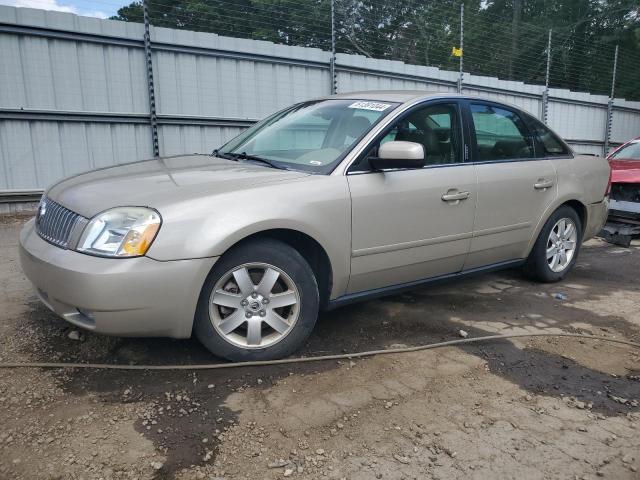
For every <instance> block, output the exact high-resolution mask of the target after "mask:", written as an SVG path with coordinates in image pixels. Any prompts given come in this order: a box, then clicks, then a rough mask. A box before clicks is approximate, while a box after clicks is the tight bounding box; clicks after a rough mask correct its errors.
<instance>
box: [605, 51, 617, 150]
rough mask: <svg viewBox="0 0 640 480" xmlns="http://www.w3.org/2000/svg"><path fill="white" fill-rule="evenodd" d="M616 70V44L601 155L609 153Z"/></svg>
mask: <svg viewBox="0 0 640 480" xmlns="http://www.w3.org/2000/svg"><path fill="white" fill-rule="evenodd" d="M617 70H618V45H616V51H615V53H614V55H613V75H612V76H611V95H609V102H608V103H607V122H606V124H605V130H604V147H603V148H604V151H603V152H602V153H603V155H604V156H605V157H606V156H607V153H609V142H610V141H611V126H612V123H613V97H614V95H615V91H616V73H617Z"/></svg>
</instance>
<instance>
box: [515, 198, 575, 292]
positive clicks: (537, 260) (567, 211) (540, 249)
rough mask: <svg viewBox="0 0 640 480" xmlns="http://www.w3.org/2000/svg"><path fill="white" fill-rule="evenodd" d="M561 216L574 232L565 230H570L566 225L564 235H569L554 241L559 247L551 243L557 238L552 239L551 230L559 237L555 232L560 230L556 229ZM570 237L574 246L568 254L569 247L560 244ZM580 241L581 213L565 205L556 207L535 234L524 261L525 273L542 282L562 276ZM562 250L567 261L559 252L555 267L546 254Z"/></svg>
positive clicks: (572, 264)
mask: <svg viewBox="0 0 640 480" xmlns="http://www.w3.org/2000/svg"><path fill="white" fill-rule="evenodd" d="M563 220H564V222H565V225H569V224H572V225H573V228H574V229H575V233H574V235H570V234H567V232H568V231H569V230H567V229H566V228H565V233H564V234H563V236H568V237H569V238H568V239H559V240H561V241H560V242H559V243H556V245H560V248H559V249H558V248H555V246H554V242H557V241H558V240H555V239H552V238H551V233H552V231H553V233H554V234H555V238H558V232H559V231H560V230H559V229H560V228H561V222H562V221H563ZM571 241H573V242H574V243H575V248H574V249H573V251H572V252H571V254H570V258H569V250H565V249H564V248H563V247H566V246H568V245H570V243H567V242H571ZM581 243H582V222H581V221H580V217H579V216H578V214H577V212H576V211H575V210H574V209H573V208H571V207H569V206H566V205H565V206H562V207H560V208H558V209H557V210H556V211H555V212H553V214H552V215H551V216H550V217H549V219H548V220H547V221H546V223H545V224H544V226H543V227H542V230H541V231H540V234H539V235H538V239H537V240H536V243H535V244H534V246H533V249H532V250H531V253H530V254H529V257H528V258H527V261H526V263H525V265H524V273H525V275H526V276H527V277H529V278H531V279H532V280H536V281H538V282H544V283H553V282H558V281H560V280H562V279H563V278H564V277H565V276H566V275H567V273H569V272H570V271H571V269H572V268H573V266H574V265H575V263H576V259H577V258H578V253H579V251H580V245H581ZM547 249H550V250H547ZM563 250H564V251H565V255H566V256H565V259H566V262H563V261H562V260H563V258H562V254H558V255H559V257H558V259H557V262H558V263H556V265H555V267H554V266H553V263H554V258H553V257H552V258H548V254H550V255H553V254H554V253H555V252H560V251H563Z"/></svg>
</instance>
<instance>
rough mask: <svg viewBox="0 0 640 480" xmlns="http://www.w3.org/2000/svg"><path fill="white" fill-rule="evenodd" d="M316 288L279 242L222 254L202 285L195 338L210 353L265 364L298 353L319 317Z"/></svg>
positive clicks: (296, 254)
mask: <svg viewBox="0 0 640 480" xmlns="http://www.w3.org/2000/svg"><path fill="white" fill-rule="evenodd" d="M318 306H319V295H318V285H317V282H316V279H315V277H314V275H313V271H312V269H311V267H310V266H309V264H308V263H307V262H306V261H305V259H304V258H303V257H302V256H301V255H300V253H299V252H298V251H297V250H295V249H294V248H292V247H290V246H289V245H287V244H285V243H283V242H280V241H278V240H272V239H264V240H258V241H250V242H247V243H245V244H242V245H240V246H238V247H236V248H235V249H233V250H231V251H229V252H228V253H226V254H225V255H224V256H223V257H222V258H221V259H220V260H219V261H218V262H217V263H216V264H215V266H214V268H213V270H212V271H211V273H210V274H209V277H208V278H207V281H206V282H205V285H204V287H203V288H202V292H201V294H200V300H199V302H198V309H197V311H196V317H195V324H194V329H195V334H196V336H197V337H198V339H199V340H200V341H201V342H202V343H203V344H204V346H205V347H207V348H208V349H209V350H210V351H211V352H212V353H213V354H215V355H218V356H221V357H224V358H227V359H229V360H234V361H250V360H269V359H273V358H281V357H284V356H287V355H289V354H291V353H292V352H294V351H295V350H297V349H298V348H299V347H300V345H301V344H302V343H303V342H304V341H305V340H306V338H307V337H308V336H309V334H310V333H311V331H312V330H313V327H314V325H315V322H316V319H317V316H318Z"/></svg>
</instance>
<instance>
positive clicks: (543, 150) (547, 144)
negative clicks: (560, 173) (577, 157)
mask: <svg viewBox="0 0 640 480" xmlns="http://www.w3.org/2000/svg"><path fill="white" fill-rule="evenodd" d="M527 124H528V126H529V130H530V131H531V133H532V134H533V136H534V138H535V140H536V157H538V158H545V157H562V156H567V155H570V154H571V153H570V150H569V147H567V145H566V144H565V143H564V142H563V141H562V140H560V138H559V137H558V136H557V135H556V134H555V133H553V132H552V131H551V130H549V129H548V128H547V127H546V126H545V125H544V124H543V123H542V122H540V121H539V120H537V119H535V118H533V117H531V116H529V115H527Z"/></svg>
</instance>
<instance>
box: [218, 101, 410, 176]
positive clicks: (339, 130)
mask: <svg viewBox="0 0 640 480" xmlns="http://www.w3.org/2000/svg"><path fill="white" fill-rule="evenodd" d="M398 105H399V104H398V103H393V102H374V101H368V100H341V99H340V100H339V99H334V100H321V101H314V102H305V103H300V104H298V105H294V106H293V107H290V108H288V109H286V110H283V111H281V112H278V113H276V114H274V115H272V116H271V117H269V118H267V119H265V120H263V121H262V122H260V123H258V124H256V125H254V126H253V127H251V128H249V129H248V130H246V131H245V132H243V133H242V134H240V135H239V136H237V137H236V138H234V139H233V140H231V141H230V142H229V143H227V144H226V145H224V146H223V147H222V148H220V149H219V150H217V151H215V152H214V154H215V155H217V156H219V157H223V158H230V159H233V160H241V161H249V162H251V161H259V162H262V163H265V164H268V165H270V166H273V167H276V168H287V169H293V170H304V171H310V172H314V173H329V172H331V171H332V170H333V169H334V168H335V166H336V165H337V164H338V163H339V162H340V161H341V160H342V159H343V158H344V156H345V155H346V154H347V153H348V152H349V151H350V150H351V148H352V147H353V146H354V145H355V143H356V142H358V141H359V140H360V139H361V138H362V137H363V136H364V135H365V134H366V133H367V132H368V131H369V130H370V129H371V128H372V127H373V126H374V125H375V124H376V123H378V122H379V121H380V119H382V118H383V117H384V116H386V115H388V114H389V112H391V111H392V110H393V109H394V108H396V107H397V106H398Z"/></svg>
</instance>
